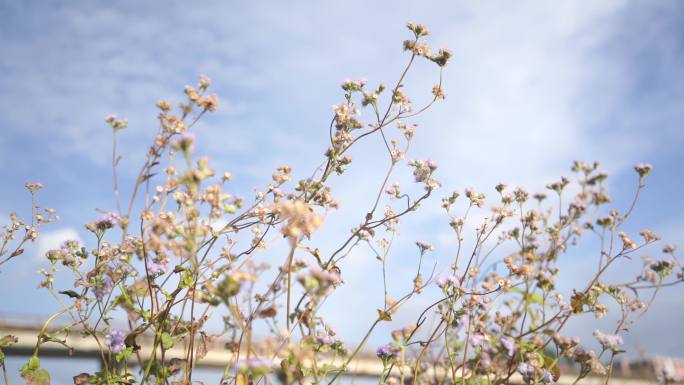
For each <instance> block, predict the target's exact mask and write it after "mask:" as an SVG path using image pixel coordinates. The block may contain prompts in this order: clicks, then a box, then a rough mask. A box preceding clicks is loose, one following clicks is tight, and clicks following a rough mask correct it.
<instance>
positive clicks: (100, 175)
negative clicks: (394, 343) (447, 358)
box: [0, 0, 684, 354]
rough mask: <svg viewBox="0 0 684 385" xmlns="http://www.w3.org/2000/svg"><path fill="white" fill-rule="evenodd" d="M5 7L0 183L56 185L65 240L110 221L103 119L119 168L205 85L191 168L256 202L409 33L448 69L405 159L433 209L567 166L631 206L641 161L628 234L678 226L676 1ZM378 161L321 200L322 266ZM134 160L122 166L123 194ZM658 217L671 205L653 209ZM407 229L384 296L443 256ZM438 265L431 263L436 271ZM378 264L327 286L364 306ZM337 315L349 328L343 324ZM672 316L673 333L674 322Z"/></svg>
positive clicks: (373, 79)
mask: <svg viewBox="0 0 684 385" xmlns="http://www.w3.org/2000/svg"><path fill="white" fill-rule="evenodd" d="M1 7H2V8H3V12H2V14H4V15H8V17H7V18H8V20H4V21H5V23H3V25H2V26H0V32H2V34H1V36H2V37H1V38H0V46H1V47H2V49H3V53H4V54H3V55H2V56H1V57H0V69H2V73H0V111H1V112H2V113H1V114H0V127H2V130H3V131H2V132H3V134H4V135H3V137H2V138H1V139H0V149H2V150H3V151H2V155H0V156H1V157H2V160H3V162H2V164H0V170H2V172H3V173H4V174H7V178H6V180H5V183H7V184H16V185H23V182H24V181H23V180H21V179H22V178H23V177H24V175H22V173H26V172H31V173H37V174H39V175H42V176H44V177H45V178H47V179H48V182H53V185H48V186H47V188H46V190H45V192H46V193H49V194H50V195H49V196H48V198H49V199H52V200H56V201H58V202H62V203H63V204H64V205H65V206H66V207H65V209H66V210H67V211H66V212H65V213H63V216H64V217H65V219H66V222H67V223H65V225H66V226H73V227H74V228H76V226H80V225H81V224H80V223H75V220H76V218H82V217H89V215H91V214H92V213H93V211H92V209H93V208H95V207H100V208H108V207H109V206H107V205H109V204H110V203H111V202H110V198H109V195H108V194H110V191H109V190H108V187H107V186H109V184H110V183H111V182H110V170H109V169H108V168H107V163H108V161H109V157H108V156H102V154H108V152H109V151H110V140H111V133H110V132H109V131H108V130H107V128H106V126H105V124H104V123H103V122H102V119H103V117H104V116H105V115H107V114H109V113H112V112H114V113H117V114H119V115H120V116H126V117H128V118H129V121H130V126H129V128H128V129H127V130H126V131H124V132H122V138H121V139H122V143H121V148H122V149H124V151H127V153H126V154H128V153H131V152H132V153H137V154H142V153H143V151H144V148H145V145H146V143H147V141H148V140H149V138H151V137H152V135H153V132H154V131H155V127H156V121H155V116H156V111H155V109H154V101H156V100H157V99H160V98H170V99H171V100H173V101H174V102H177V101H179V100H180V99H179V94H180V90H181V89H182V87H183V86H184V85H185V84H187V83H191V82H193V81H194V79H195V78H196V76H197V75H198V74H200V73H205V74H207V75H209V76H210V77H212V79H213V80H214V90H215V92H217V93H219V96H220V97H221V109H220V111H219V112H218V113H217V114H215V115H214V116H211V117H209V118H208V119H207V120H206V122H205V123H203V124H201V125H200V127H198V132H199V134H200V135H199V141H198V145H199V147H200V148H199V149H200V150H201V151H206V152H208V153H209V154H210V156H211V158H212V161H213V162H214V164H215V165H216V166H217V168H219V169H227V170H229V171H232V172H233V173H234V174H235V176H236V179H235V180H236V181H235V182H231V183H233V184H232V185H231V186H234V188H235V189H236V190H238V191H237V192H238V193H240V194H242V195H245V196H247V197H249V196H251V194H252V189H253V188H254V187H257V186H260V185H262V184H263V183H267V180H266V179H261V176H262V175H264V176H267V175H270V173H271V171H272V169H273V168H274V167H277V166H279V165H282V164H291V165H293V166H294V170H295V173H296V174H297V175H301V176H304V175H308V174H309V173H310V172H311V171H312V169H313V168H314V167H316V166H317V165H318V163H319V162H320V161H321V160H322V153H323V151H324V149H325V147H326V135H327V123H328V122H329V119H330V117H331V111H330V104H332V103H335V102H339V101H340V98H341V93H340V92H339V89H338V88H337V87H338V84H339V81H340V80H341V79H343V78H345V77H348V76H350V77H362V76H363V77H367V78H368V79H369V81H370V83H371V84H377V83H379V82H381V81H382V82H390V81H393V80H394V78H395V77H396V76H397V75H398V74H399V72H400V71H401V69H402V66H403V63H404V60H405V59H406V57H405V55H404V54H403V53H402V52H401V45H400V42H401V40H402V39H403V38H404V36H405V35H402V34H404V33H405V31H404V29H403V25H404V23H405V22H406V21H408V20H415V21H419V22H424V23H426V24H428V25H429V26H430V27H431V28H432V30H433V31H434V45H435V46H447V47H450V48H451V49H452V50H453V51H454V53H455V55H454V60H453V62H452V64H451V66H450V68H448V70H447V72H446V75H445V76H446V77H445V88H446V91H447V93H448V98H447V100H446V101H445V102H444V103H442V104H439V105H437V106H436V107H435V108H434V109H433V110H431V111H430V112H429V113H428V114H426V115H425V116H424V117H421V118H419V119H417V122H418V123H419V124H420V128H419V131H418V134H417V138H416V142H415V146H414V148H413V156H414V157H416V158H427V157H431V158H434V159H436V160H437V161H438V162H439V163H440V165H441V167H440V169H439V171H438V175H439V177H440V178H442V181H443V182H444V184H445V190H449V189H461V188H463V187H465V186H468V185H474V186H476V187H477V188H480V189H483V190H485V189H487V191H491V187H492V186H493V185H494V184H495V183H496V182H499V181H500V180H501V179H504V180H505V181H506V182H509V183H511V184H520V185H523V186H525V187H527V188H529V189H530V190H533V191H535V190H538V189H540V188H542V187H543V186H544V184H545V183H547V182H549V181H551V180H553V179H555V178H556V177H558V176H559V175H561V174H565V173H566V171H567V167H568V166H569V163H570V161H572V160H574V159H587V160H594V159H598V160H601V161H603V163H604V165H605V166H606V167H607V168H608V170H609V171H614V172H615V174H617V176H618V177H617V178H615V182H614V184H613V186H612V187H614V188H615V189H614V191H615V192H616V194H615V199H616V202H618V203H620V202H623V201H625V200H627V199H629V193H627V192H625V191H626V189H624V187H623V186H625V185H628V184H627V183H629V179H627V177H624V174H623V173H622V171H621V170H629V167H630V166H631V164H633V163H636V162H638V161H641V160H644V159H650V160H653V163H655V164H656V171H657V172H659V173H662V174H660V175H667V176H668V177H663V178H661V179H658V178H657V177H656V178H655V179H654V180H653V182H652V184H651V185H649V188H651V189H652V190H653V191H654V195H655V196H656V198H654V199H653V200H650V201H649V200H646V202H645V210H644V211H642V212H640V213H639V215H642V214H641V213H644V212H649V213H650V214H649V215H645V214H643V215H645V216H643V217H641V218H645V219H649V220H655V221H656V222H658V221H660V222H661V223H660V224H658V223H656V225H660V226H662V227H670V226H672V223H676V222H677V221H678V220H679V221H680V219H678V218H677V215H676V212H681V210H684V204H682V203H680V202H679V201H674V197H678V196H679V195H680V194H679V193H678V190H677V188H679V187H684V186H682V183H684V182H681V181H680V182H677V181H676V180H677V178H679V179H684V178H681V175H682V173H681V170H679V166H677V165H678V164H682V163H683V162H684V156H683V155H682V152H681V150H680V148H681V145H682V144H684V130H682V129H681V122H682V121H684V107H683V106H684V94H682V92H681V90H682V89H684V87H683V86H684V84H683V83H684V80H682V79H683V78H682V77H681V76H680V72H681V68H682V67H683V65H684V48H683V47H684V37H682V36H681V33H680V32H679V29H678V28H679V27H678V26H680V25H681V21H682V19H683V18H684V11H683V9H682V8H683V7H682V6H681V5H680V3H678V2H676V1H658V2H650V3H649V4H648V5H644V4H635V3H630V2H626V1H612V2H592V3H582V4H581V5H580V4H576V3H557V2H556V3H545V2H538V1H523V2H516V3H515V4H513V3H509V2H497V3H457V2H451V1H436V2H432V3H430V4H424V3H417V2H409V1H399V2H394V3H393V5H392V6H391V7H387V5H386V4H383V3H372V4H366V3H363V2H361V1H356V0H354V1H347V2H337V3H329V2H326V3H324V2H320V3H313V4H307V5H306V6H304V5H293V4H290V3H277V2H273V3H271V4H267V3H265V2H258V3H254V2H252V3H240V4H228V3H225V2H209V3H204V4H202V5H199V6H192V7H191V6H189V5H188V4H187V3H186V2H182V1H170V2H164V3H163V4H161V3H157V4H152V3H149V4H141V3H140V2H135V1H123V2H118V3H117V4H116V5H113V4H107V5H103V4H95V3H90V2H85V1H82V2H70V3H69V4H60V5H58V4H51V3H39V2H21V3H14V4H6V5H2V6H1ZM434 82H435V73H434V68H433V66H431V65H428V64H426V63H419V64H418V68H417V72H415V73H414V74H412V75H411V76H410V77H409V79H408V81H407V89H408V90H409V91H410V92H411V93H412V94H414V95H415V96H414V99H415V100H416V101H420V100H421V96H420V95H423V94H424V95H426V96H427V95H429V91H430V89H431V87H432V85H433V84H434ZM374 144H379V143H370V144H368V145H363V146H361V147H360V150H361V151H356V152H354V153H353V154H352V155H353V157H354V160H355V162H354V164H353V166H352V168H351V169H350V171H349V173H348V175H346V176H344V177H343V178H341V179H339V180H337V181H335V182H333V187H334V189H333V192H334V194H335V196H336V197H338V198H340V199H342V208H341V210H339V212H335V213H331V214H330V215H329V218H328V219H329V221H328V222H327V223H326V225H325V226H324V228H323V229H322V230H321V234H320V236H321V238H320V245H319V246H320V247H321V248H322V249H325V250H327V249H333V248H334V245H335V241H336V240H338V239H339V234H347V232H348V228H349V227H350V226H353V225H355V224H357V222H358V221H359V220H360V219H361V218H362V215H363V214H364V213H365V210H367V207H366V206H367V204H366V203H365V202H368V197H369V196H374V194H375V193H376V189H377V182H376V181H377V180H378V179H379V176H381V175H382V173H383V172H384V167H385V165H386V162H387V160H386V156H385V155H384V154H383V153H382V152H381V151H376V149H377V147H374V146H373V145H374ZM136 151H137V152H136ZM140 156H141V155H131V156H127V157H126V158H124V161H123V162H122V167H121V174H122V178H123V179H124V182H126V181H130V178H131V177H132V175H134V173H135V170H136V169H135V167H134V165H135V164H136V162H137V161H138V160H140ZM8 159H12V160H16V161H15V162H7V160H8ZM15 168H19V170H21V172H18V171H13V170H14V169H15ZM396 179H397V180H399V181H402V182H408V181H409V180H410V178H408V177H406V176H403V177H402V176H397V178H396ZM678 186H679V187H678ZM0 194H3V195H2V196H3V198H5V199H3V201H4V202H8V203H3V205H2V206H0V209H1V210H3V211H9V210H10V209H12V207H8V205H9V203H14V201H16V199H13V198H15V197H16V193H14V192H10V191H5V192H1V193H0ZM88 194H91V195H92V196H86V195H88ZM93 196H96V198H95V197H93ZM667 199H671V200H672V202H669V201H668V205H669V206H668V207H665V206H664V205H663V204H662V201H665V200H667ZM107 202H110V203H107ZM57 208H58V209H60V207H57ZM423 209H424V210H426V211H427V212H429V213H430V214H433V215H434V216H433V217H431V218H430V219H421V218H415V219H407V220H405V221H404V223H403V227H402V233H403V238H402V240H401V241H399V243H398V248H397V250H399V252H398V254H397V258H395V259H394V260H393V262H392V263H393V265H392V268H393V274H395V275H394V279H396V281H397V282H409V281H410V279H411V274H412V272H411V270H410V269H409V268H408V266H410V265H411V263H413V260H412V258H413V257H414V256H415V255H414V253H413V251H414V250H413V248H414V246H413V245H412V244H413V241H415V240H416V239H421V238H425V239H427V240H429V241H431V242H433V243H435V244H438V245H442V247H444V248H446V247H447V246H448V245H449V238H448V236H446V235H444V234H445V232H444V231H443V230H442V229H444V227H442V226H443V223H444V221H443V220H442V219H441V218H442V217H441V213H440V209H439V207H438V203H437V200H432V201H429V202H427V203H426V204H425V205H424V207H423ZM678 210H679V211H678ZM72 222H74V223H72ZM77 235H78V234H77V232H76V231H75V230H74V229H72V228H70V227H69V228H65V229H63V230H59V231H56V232H55V233H53V234H49V233H48V234H45V236H47V237H46V238H44V241H43V242H44V243H42V244H41V245H39V248H46V247H54V245H55V244H56V242H58V241H62V240H64V239H63V238H65V237H66V238H68V237H74V236H77ZM48 244H49V245H48ZM448 254H449V253H448V251H447V250H444V251H442V250H440V249H439V248H438V253H437V255H440V256H445V255H448ZM375 262H377V261H375V260H374V259H373V256H372V255H371V254H370V253H366V252H364V251H363V250H360V251H359V252H357V253H355V254H353V255H352V256H351V257H350V261H349V264H348V266H347V267H346V268H345V267H343V271H344V272H345V274H348V275H349V276H350V277H351V276H352V275H353V276H354V277H353V278H349V279H350V280H351V279H353V280H354V282H353V284H359V285H360V287H361V288H362V289H363V290H364V291H365V290H366V289H369V290H370V289H372V288H377V285H378V275H379V270H378V268H379V266H378V265H377V264H376V263H375ZM409 262H410V263H409ZM445 263H446V262H445ZM349 287H350V288H351V287H353V285H352V284H350V285H349ZM398 289H400V288H398ZM398 289H397V290H398ZM338 298H339V299H338V300H337V302H336V303H335V304H332V305H331V304H327V305H326V306H332V307H333V309H331V311H332V312H333V314H334V320H333V321H334V323H336V324H338V325H340V326H342V331H341V332H342V333H343V334H344V335H345V336H348V337H349V338H352V337H356V336H357V335H356V334H358V333H357V331H358V330H360V327H361V326H362V324H365V323H366V322H365V321H367V320H370V318H371V317H372V316H373V312H374V311H375V308H374V306H376V305H377V304H376V303H371V301H368V302H366V301H364V302H363V303H358V302H359V301H358V292H355V291H354V290H353V289H346V288H343V289H342V290H341V292H340V297H338ZM380 299H381V298H380ZM349 306H354V307H355V308H358V309H359V311H358V312H354V313H353V314H350V312H348V311H346V309H348V308H349ZM677 306H678V307H677ZM668 311H672V312H675V313H677V314H684V305H683V304H682V303H681V302H680V303H674V304H673V306H672V307H669V308H668ZM408 313H411V312H410V311H409V312H408ZM408 313H407V314H408ZM359 314H369V316H368V317H369V318H368V319H364V318H363V316H359ZM410 315H411V314H408V315H407V317H406V320H408V319H409V318H410ZM402 319H404V318H402ZM407 322H408V321H407ZM343 325H348V326H347V327H345V326H343ZM657 332H658V331H657V330H656V331H654V332H653V333H657ZM377 338H378V340H376V341H381V340H382V339H383V338H384V337H383V336H379V337H377ZM654 341H655V340H654ZM658 344H660V342H659V343H658ZM659 346H664V345H654V346H652V347H650V348H652V349H655V350H657V349H658V348H659ZM663 349H665V348H664V347H663ZM667 349H669V348H667ZM667 351H668V352H671V351H676V352H680V354H684V350H681V348H680V350H667Z"/></svg>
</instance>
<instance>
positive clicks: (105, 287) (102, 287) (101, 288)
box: [93, 275, 114, 300]
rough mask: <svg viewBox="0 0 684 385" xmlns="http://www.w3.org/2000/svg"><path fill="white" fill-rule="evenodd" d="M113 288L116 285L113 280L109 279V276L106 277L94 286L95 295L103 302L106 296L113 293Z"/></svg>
mask: <svg viewBox="0 0 684 385" xmlns="http://www.w3.org/2000/svg"><path fill="white" fill-rule="evenodd" d="M113 287H114V283H113V282H112V279H111V278H109V276H108V275H105V276H104V277H102V278H100V279H99V280H97V281H96V283H95V285H93V294H94V295H95V298H97V299H98V300H102V299H103V298H104V297H105V296H106V295H108V294H109V293H111V292H112V288H113Z"/></svg>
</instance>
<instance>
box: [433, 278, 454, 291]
mask: <svg viewBox="0 0 684 385" xmlns="http://www.w3.org/2000/svg"><path fill="white" fill-rule="evenodd" d="M456 282H458V278H456V277H454V276H453V275H450V276H448V277H444V276H441V277H437V279H436V280H435V283H436V284H437V286H439V287H441V288H442V289H444V288H445V287H447V286H449V285H454V284H456Z"/></svg>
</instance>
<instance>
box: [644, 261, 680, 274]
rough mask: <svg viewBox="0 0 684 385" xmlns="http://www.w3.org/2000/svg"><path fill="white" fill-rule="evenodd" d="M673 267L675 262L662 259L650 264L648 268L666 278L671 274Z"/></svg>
mask: <svg viewBox="0 0 684 385" xmlns="http://www.w3.org/2000/svg"><path fill="white" fill-rule="evenodd" d="M674 266H675V262H674V261H673V260H668V259H662V260H659V261H655V262H652V263H651V264H650V265H649V268H650V269H651V270H653V271H654V272H656V273H658V275H660V276H661V277H666V276H668V275H670V274H672V270H673V269H674Z"/></svg>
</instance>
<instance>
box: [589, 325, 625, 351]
mask: <svg viewBox="0 0 684 385" xmlns="http://www.w3.org/2000/svg"><path fill="white" fill-rule="evenodd" d="M593 335H594V337H596V339H597V340H598V342H599V343H601V346H603V348H604V349H608V350H615V349H617V347H618V345H622V343H623V341H622V337H620V336H619V335H617V334H603V333H601V332H600V331H598V330H595V331H594V333H593Z"/></svg>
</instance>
